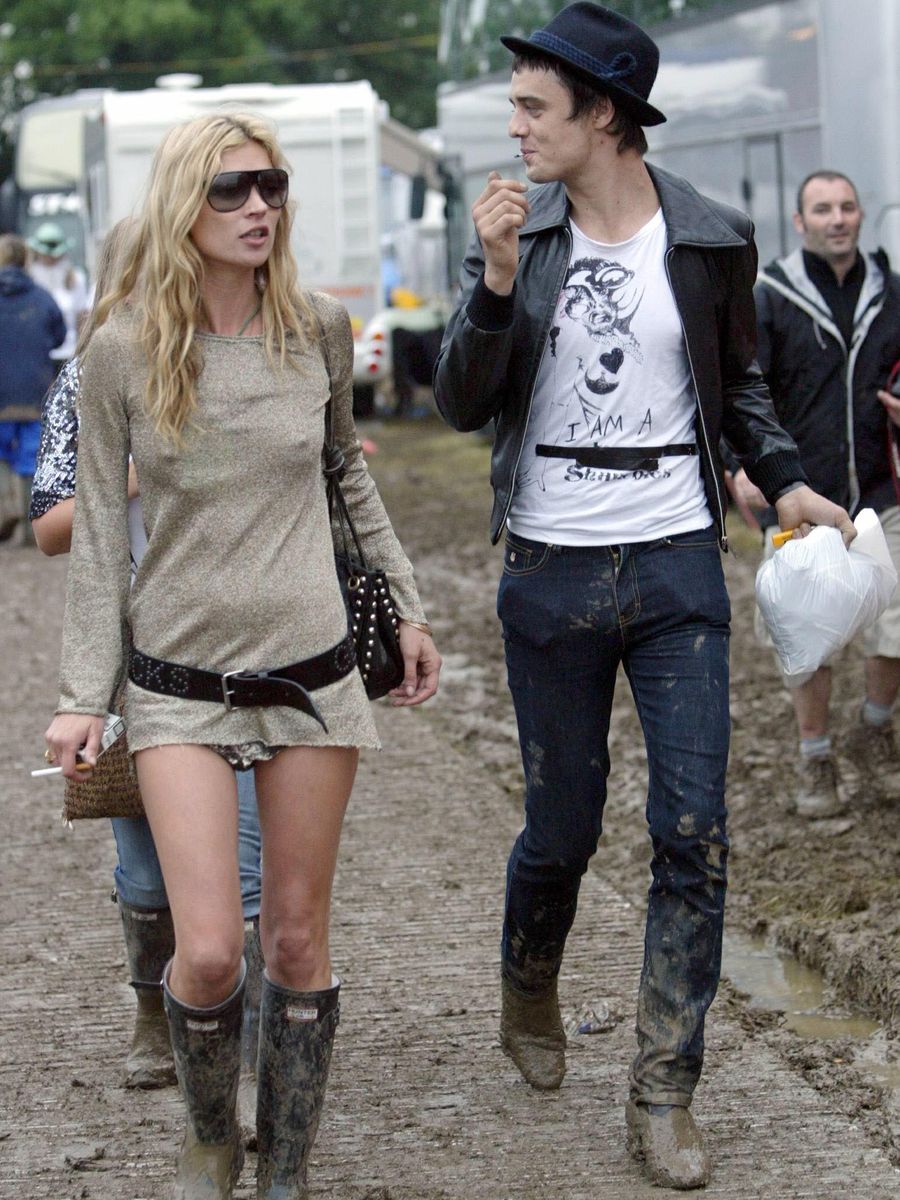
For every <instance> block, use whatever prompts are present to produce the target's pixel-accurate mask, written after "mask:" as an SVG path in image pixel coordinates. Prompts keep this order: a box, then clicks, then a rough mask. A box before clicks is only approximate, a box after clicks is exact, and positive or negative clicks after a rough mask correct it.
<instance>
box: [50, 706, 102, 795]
mask: <svg viewBox="0 0 900 1200" xmlns="http://www.w3.org/2000/svg"><path fill="white" fill-rule="evenodd" d="M102 736H103V717H92V716H91V715H90V714H89V713H57V714H56V716H55V717H54V718H53V720H52V721H51V722H50V727H49V729H48V730H47V732H46V733H45V734H44V737H45V738H46V739H47V761H48V762H52V763H54V764H56V765H58V766H60V767H62V773H63V775H65V777H66V779H90V777H91V772H90V771H83V770H82V771H76V769H75V762H76V758H75V756H76V755H78V757H79V758H80V759H81V761H82V762H86V763H89V764H90V765H91V766H92V767H93V766H95V765H96V763H97V755H98V754H99V753H100V738H101V737H102Z"/></svg>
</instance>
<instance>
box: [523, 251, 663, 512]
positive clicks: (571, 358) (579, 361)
mask: <svg viewBox="0 0 900 1200" xmlns="http://www.w3.org/2000/svg"><path fill="white" fill-rule="evenodd" d="M643 296H644V292H643V288H642V287H640V285H639V284H637V283H636V282H635V273H634V271H631V270H629V269H628V268H627V267H625V266H623V265H622V264H621V263H619V262H616V261H614V260H611V259H606V258H594V257H591V258H579V259H578V260H577V261H575V262H573V263H572V264H571V266H570V267H569V270H568V272H567V273H566V279H565V283H564V284H563V288H562V292H561V294H560V300H559V304H558V305H557V312H556V318H557V319H556V323H555V324H554V326H553V328H552V329H551V330H550V336H549V345H548V353H549V354H550V356H551V358H552V359H554V360H556V363H555V364H553V366H554V369H553V374H554V376H555V377H556V382H557V383H559V384H563V383H564V382H565V380H564V378H563V379H560V378H559V372H563V373H564V372H565V371H566V370H567V369H570V370H571V369H572V368H573V367H574V375H573V378H572V380H571V383H569V385H568V386H559V387H554V388H553V393H554V396H555V397H556V398H554V399H553V400H551V402H550V403H549V405H548V406H547V420H546V424H545V427H544V429H543V432H542V433H541V434H540V435H539V436H538V439H537V440H538V442H540V443H546V444H549V445H554V446H559V445H567V444H572V445H600V444H601V443H602V441H603V439H604V438H605V437H606V436H607V435H608V434H609V433H611V432H614V431H620V432H621V431H622V429H623V421H624V415H623V413H622V411H621V410H620V408H619V406H618V405H617V404H616V402H615V393H616V391H617V390H618V389H619V386H620V384H621V372H622V369H623V367H624V366H625V364H626V361H627V360H628V359H631V360H632V361H634V362H635V363H637V364H639V365H640V364H642V363H643V361H644V355H643V351H642V349H641V345H640V343H639V342H638V340H637V338H636V337H635V335H634V333H633V332H632V329H631V324H632V322H633V320H634V318H635V316H636V315H637V312H638V310H639V308H640V306H641V300H642V299H643ZM573 333H574V334H576V335H577V336H576V338H575V341H576V342H577V343H578V345H577V347H574V348H573V347H571V346H570V347H567V349H568V350H569V353H568V354H565V355H563V354H562V353H560V351H561V349H562V347H561V345H560V339H561V337H562V338H565V339H566V340H567V341H569V342H571V341H572V334H573ZM573 349H574V354H573V353H572V350H573ZM557 367H558V370H557V369H555V368H557ZM572 390H574V396H572V395H571V392H572ZM649 422H652V417H651V414H650V413H649V411H648V412H646V413H645V414H644V419H643V421H642V427H643V428H642V432H643V433H644V434H646V433H647V425H648V423H649ZM549 465H550V460H548V459H543V460H538V461H537V462H536V463H535V464H534V466H535V469H534V471H532V470H529V469H528V468H527V467H526V469H525V471H524V472H523V473H522V476H521V478H520V483H519V486H528V485H529V484H531V483H534V482H536V483H537V484H538V486H539V487H540V488H541V489H542V490H544V488H545V486H546V485H545V476H546V472H547V470H548V468H549Z"/></svg>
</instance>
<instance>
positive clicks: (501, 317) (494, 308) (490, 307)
mask: <svg viewBox="0 0 900 1200" xmlns="http://www.w3.org/2000/svg"><path fill="white" fill-rule="evenodd" d="M515 295H516V289H515V286H513V290H512V291H511V292H510V293H509V295H508V296H498V295H497V293H496V292H492V291H491V290H490V288H489V287H488V286H487V284H486V283H485V282H484V276H483V275H482V276H481V278H480V279H479V280H478V282H477V283H476V284H475V289H474V291H473V292H472V295H471V296H470V297H469V303H468V304H467V305H466V316H467V317H468V318H469V320H470V321H471V322H472V324H473V325H474V326H475V328H476V329H483V330H484V332H485V333H500V332H502V331H503V330H504V329H509V327H510V325H512V322H513V309H514V307H515V305H514V301H515Z"/></svg>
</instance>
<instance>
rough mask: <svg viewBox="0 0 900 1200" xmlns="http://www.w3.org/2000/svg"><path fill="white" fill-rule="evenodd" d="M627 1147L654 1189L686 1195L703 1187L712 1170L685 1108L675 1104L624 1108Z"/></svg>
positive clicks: (629, 1105) (633, 1103)
mask: <svg viewBox="0 0 900 1200" xmlns="http://www.w3.org/2000/svg"><path fill="white" fill-rule="evenodd" d="M625 1124H626V1126H627V1129H628V1135H627V1146H628V1153H629V1154H630V1155H631V1157H632V1158H634V1159H636V1160H637V1161H638V1162H640V1163H643V1164H644V1172H645V1174H646V1176H647V1178H648V1179H649V1181H650V1182H651V1183H652V1184H654V1185H655V1186H657V1187H667V1188H674V1189H675V1190H676V1191H681V1192H687V1191H691V1190H692V1189H693V1188H702V1187H706V1185H707V1184H708V1183H709V1177H710V1174H711V1172H712V1167H711V1165H710V1161H709V1155H708V1154H707V1153H706V1148H705V1146H704V1145H703V1137H702V1136H701V1133H700V1130H699V1129H698V1128H697V1126H696V1125H695V1124H694V1118H693V1117H692V1116H691V1111H690V1109H688V1108H683V1107H680V1106H678V1105H674V1104H635V1102H634V1101H633V1100H629V1101H628V1103H627V1104H626V1105H625Z"/></svg>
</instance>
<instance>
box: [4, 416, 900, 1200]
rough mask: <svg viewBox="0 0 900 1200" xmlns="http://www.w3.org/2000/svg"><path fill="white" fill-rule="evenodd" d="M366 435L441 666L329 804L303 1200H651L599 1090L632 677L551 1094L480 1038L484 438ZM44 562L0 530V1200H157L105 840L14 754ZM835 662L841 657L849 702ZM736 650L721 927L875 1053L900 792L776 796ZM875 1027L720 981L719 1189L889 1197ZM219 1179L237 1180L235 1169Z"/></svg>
mask: <svg viewBox="0 0 900 1200" xmlns="http://www.w3.org/2000/svg"><path fill="white" fill-rule="evenodd" d="M368 432H370V434H371V436H373V437H374V438H375V439H376V440H377V443H378V446H379V450H378V453H377V454H375V455H374V456H373V457H372V465H373V471H374V473H375V474H376V475H377V477H378V479H379V482H380V485H381V487H382V489H383V491H384V494H385V496H386V499H387V501H388V504H389V507H390V509H391V512H392V515H393V516H394V519H395V522H396V524H397V526H398V529H399V530H400V531H401V533H402V535H403V538H404V541H405V543H406V544H407V546H408V548H409V550H410V553H411V555H412V557H413V558H414V560H415V563H416V566H417V573H418V576H419V580H420V585H421V587H422V591H423V593H424V594H425V596H426V597H427V600H428V607H429V612H430V616H431V619H432V621H433V623H434V625H435V627H436V630H437V633H438V636H439V639H440V643H441V649H442V652H443V653H444V654H445V656H446V664H447V665H446V671H445V686H444V689H443V693H442V695H441V697H440V698H439V702H438V703H436V704H435V705H434V707H433V708H432V709H431V711H430V712H429V711H427V710H426V711H423V712H415V713H392V712H390V711H389V710H386V709H385V708H384V706H379V713H378V719H379V723H380V725H381V728H382V732H383V737H384V740H385V744H386V749H385V752H384V753H383V754H381V755H370V756H368V757H367V759H366V761H365V763H364V764H363V768H362V770H361V773H360V779H359V784H358V786H357V789H356V792H355V794H354V800H353V804H352V806H351V812H350V815H349V817H348V822H347V831H346V838H345V843H344V850H343V854H342V859H341V863H340V868H339V880H338V886H337V893H336V894H337V902H336V905H335V916H334V925H335V937H334V942H335V945H334V953H335V960H336V962H337V963H338V965H339V969H340V971H341V973H342V974H343V976H344V980H345V994H344V1001H343V1019H342V1026H341V1031H340V1034H339V1039H338V1046H337V1049H336V1053H335V1066H334V1075H333V1086H332V1088H331V1090H330V1093H329V1102H328V1107H327V1110H326V1114H325V1118H324V1120H323V1126H322V1132H321V1135H320V1139H319V1144H318V1146H317V1151H316V1159H315V1172H314V1179H315V1186H314V1189H313V1196H321V1197H325V1196H328V1197H334V1198H335V1200H337V1198H340V1200H512V1198H513V1197H515V1198H517V1200H518V1198H521V1200H544V1198H545V1197H546V1198H547V1200H549V1198H550V1197H554V1200H555V1198H556V1197H562V1198H563V1200H582V1198H584V1200H587V1198H588V1197H591V1200H594V1198H595V1197H596V1196H597V1195H603V1196H604V1197H608V1198H609V1200H651V1198H652V1196H654V1195H656V1196H658V1195H660V1192H659V1191H658V1190H655V1189H649V1188H647V1187H646V1186H645V1185H644V1184H643V1183H642V1181H641V1177H640V1174H639V1172H638V1171H637V1169H636V1168H635V1166H634V1165H633V1164H632V1163H631V1162H630V1161H629V1159H628V1158H627V1156H626V1155H625V1152H624V1146H623V1131H622V1115H621V1105H622V1101H623V1099H624V1093H625V1077H626V1072H627V1067H628V1062H629V1059H630V1056H631V1054H632V1052H633V1048H632V1040H633V1035H632V1033H631V1027H632V1021H633V1004H634V988H635V984H636V977H637V972H638V970H639V964H640V954H641V942H640V938H641V919H642V914H641V906H642V903H643V901H642V896H643V892H644V890H645V887H646V882H647V877H648V876H647V867H646V858H647V844H646V833H645V830H644V827H643V816H642V808H643V797H642V788H643V775H642V766H641V753H640V739H639V735H638V733H637V730H636V728H635V725H634V721H633V717H632V715H631V711H630V702H629V700H628V696H627V689H622V690H621V694H620V696H619V698H618V702H617V708H616V714H615V723H614V733H613V739H614V747H613V758H614V763H615V766H614V778H613V781H612V787H611V790H610V796H611V800H610V805H609V811H608V820H607V830H606V833H605V834H604V841H603V846H602V847H601V851H600V853H599V854H598V856H597V859H596V864H595V869H594V870H593V871H592V872H591V873H590V874H589V877H588V879H587V880H586V883H585V892H584V896H583V901H582V904H581V906H580V911H579V917H578V924H577V926H576V928H575V930H574V931H573V935H572V941H571V943H570V946H571V948H570V952H569V954H568V955H567V959H566V963H565V967H564V972H563V977H562V983H561V991H562V994H563V1003H564V1009H565V1013H566V1017H567V1018H568V1019H569V1020H571V1021H573V1022H574V1021H575V1020H576V1018H577V1017H578V1015H579V1014H580V1013H581V1012H583V1010H584V1009H585V1008H593V1009H594V1010H595V1011H608V1012H609V1013H610V1016H611V1022H610V1024H611V1028H609V1029H608V1030H607V1032H605V1033H603V1034H599V1035H594V1036H591V1037H585V1036H583V1035H581V1036H578V1035H576V1036H575V1037H573V1047H572V1052H571V1054H570V1070H569V1075H568V1076H567V1079H566V1082H565V1085H564V1087H563V1089H562V1090H561V1092H560V1093H559V1094H557V1095H553V1096H538V1095H535V1094H533V1093H531V1092H530V1090H529V1089H527V1088H526V1087H525V1085H524V1084H522V1083H521V1082H520V1081H518V1079H517V1077H516V1075H515V1073H514V1071H512V1069H511V1068H510V1067H509V1066H508V1064H507V1063H506V1060H504V1059H503V1058H502V1056H501V1055H500V1053H499V1050H498V1049H497V1046H496V1021H497V1003H498V1001H497V988H496V953H497V949H496V943H497V929H498V925H499V913H500V903H501V885H502V874H503V866H504V862H505V856H506V853H507V850H508V846H509V843H510V841H511V839H512V837H513V836H514V834H515V831H516V829H517V827H518V820H519V818H518V798H519V794H520V780H519V768H518V759H517V753H516V743H515V729H514V724H513V720H512V712H511V707H510V704H509V700H508V697H507V695H506V692H505V684H504V679H503V668H502V656H501V649H500V642H499V635H498V630H497V623H496V619H495V617H494V615H493V602H494V591H495V587H496V578H497V572H498V569H499V559H498V552H497V551H496V550H493V549H491V548H490V547H489V545H488V543H487V538H486V534H485V528H486V519H487V502H488V496H487V486H486V471H487V461H486V460H487V450H486V448H485V447H484V446H483V445H482V444H481V443H479V442H478V441H477V439H475V438H468V437H460V436H459V435H453V434H449V433H447V432H446V431H444V430H443V429H442V428H441V427H440V426H438V425H437V424H436V423H430V422H423V423H416V424H408V425H397V426H392V425H385V426H383V427H379V428H373V429H371V430H370V431H368ZM754 568H755V552H754V551H753V549H752V548H750V547H748V548H747V550H746V551H745V552H743V553H741V554H740V555H739V556H736V557H735V558H734V559H733V560H731V561H730V562H729V574H730V577H731V580H730V581H731V587H732V596H733V601H734V606H735V616H736V624H737V625H740V623H741V622H742V621H744V622H745V621H746V620H747V617H748V614H749V611H750V609H749V597H750V592H749V587H750V582H751V581H752V575H753V570H754ZM64 577H65V563H64V562H61V561H58V560H54V561H48V560H45V559H42V558H40V557H39V556H38V555H37V554H36V553H35V552H31V551H26V550H16V549H11V548H9V547H0V630H2V641H0V654H2V659H0V661H2V663H3V680H4V684H5V688H4V700H3V708H4V717H5V722H4V723H5V727H6V730H7V737H6V739H5V740H4V742H3V743H2V744H0V795H2V806H0V845H2V851H0V853H2V856H3V857H2V864H3V866H2V880H3V884H2V887H3V893H2V894H3V904H2V906H0V966H2V974H0V1011H2V1013H3V1018H4V1019H3V1022H2V1024H0V1200H13V1198H14V1197H15V1198H16V1200H19V1198H25V1200H45V1198H46V1200H49V1198H50V1197H53V1200H75V1198H76V1197H80V1198H91V1200H156V1198H163V1197H166V1196H167V1195H168V1189H169V1186H170V1184H169V1181H170V1180H171V1175H172V1165H171V1156H172V1147H173V1145H174V1141H175V1138H176V1131H177V1128H178V1125H179V1108H178V1103H177V1098H176V1096H175V1093H174V1092H173V1090H171V1089H169V1090H167V1091H164V1092H158V1093H145V1094H142V1095H141V1094H138V1095H136V1094H133V1093H129V1092H126V1091H125V1090H124V1089H122V1088H121V1087H120V1086H119V1084H118V1078H117V1071H118V1067H119V1064H120V1062H121V1058H122V1055H123V1050H124V1046H125V1043H126V1039H127V1035H128V1030H129V1021H130V1017H131V1012H132V1005H133V1000H132V997H131V994H130V991H129V989H128V987H127V985H126V983H125V979H124V961H123V952H122V947H121V940H120V936H119V932H118V928H117V920H118V918H117V914H116V910H115V908H114V906H113V905H111V904H109V903H108V901H107V899H106V897H107V895H108V890H109V887H110V878H111V867H112V863H113V849H112V841H111V837H110V836H109V834H108V832H107V830H106V828H104V826H103V824H102V823H89V824H86V825H84V826H82V827H79V828H77V829H75V830H71V831H70V830H66V829H64V828H63V827H62V826H61V825H60V824H59V823H58V821H57V820H56V812H57V805H58V796H57V795H55V794H54V792H53V791H52V789H51V787H50V785H49V784H46V783H45V784H44V785H43V786H42V787H41V788H40V789H39V788H38V787H37V784H36V783H35V782H33V781H31V780H30V779H29V778H28V776H27V769H28V768H29V767H31V766H33V765H35V763H36V761H37V760H38V758H39V756H40V752H41V738H40V733H41V730H42V729H43V728H44V725H45V723H46V719H47V714H48V713H49V712H50V710H51V708H52V704H53V700H54V691H55V674H56V665H57V659H58V645H59V620H60V608H61V603H62V595H63V588H64ZM742 614H743V615H742ZM858 667H859V664H858V662H854V661H852V660H848V662H847V664H846V665H845V668H844V667H842V671H844V670H845V671H846V674H845V675H842V685H841V693H840V694H841V695H842V696H846V710H847V713H848V714H849V713H850V711H851V710H852V707H853V704H854V703H855V699H854V696H855V694H856V691H857V690H858V688H857V682H858V679H857V677H858ZM734 674H735V688H734V693H735V695H734V707H735V716H736V722H735V753H734V758H733V767H732V786H731V809H732V814H733V821H732V832H733V839H734V844H735V850H734V859H733V861H734V870H733V876H732V878H733V884H732V890H731V900H730V910H729V921H730V923H731V925H732V927H733V928H734V930H735V931H736V932H740V931H743V932H746V933H751V932H755V933H761V932H767V933H769V934H770V935H773V936H777V937H779V938H781V939H783V940H784V941H785V942H786V943H789V944H790V945H791V946H792V947H794V948H795V949H796V950H797V951H798V952H800V953H802V954H803V955H805V956H807V958H808V959H810V960H811V961H817V962H819V963H820V964H821V965H822V966H824V967H825V969H826V972H827V974H828V979H829V984H828V990H829V994H828V997H827V1001H828V1004H829V1005H830V1008H828V1009H827V1012H828V1013H831V1014H835V1015H841V1012H842V1011H843V1010H842V1007H841V1006H851V1007H853V1008H854V1009H856V1010H861V1009H863V1008H865V1009H866V1010H867V1011H868V1012H870V1013H871V1014H872V1015H873V1016H874V1017H875V1018H877V1020H878V1021H879V1024H880V1027H881V1032H880V1033H878V1034H877V1035H876V1040H878V1039H880V1040H881V1049H882V1051H883V1055H884V1057H885V1058H887V1059H888V1060H890V1061H892V1062H894V1064H896V1054H895V1050H896V1045H897V1043H896V1042H895V1041H894V1040H893V1034H894V1032H895V1029H896V1025H895V1022H896V1019H897V1015H898V1008H897V1002H896V1001H897V978H896V949H897V940H898V936H900V934H898V921H897V916H896V905H895V903H894V902H893V897H894V896H895V895H896V883H897V876H898V872H897V849H896V847H897V838H896V834H897V819H896V817H897V809H896V808H892V807H890V806H884V805H874V804H869V803H864V801H863V800H859V801H858V803H857V804H856V805H855V807H854V812H853V819H852V823H850V824H849V825H848V824H847V823H845V826H846V827H845V826H840V827H838V826H831V827H829V828H826V829H817V830H812V829H811V828H810V827H809V826H804V825H801V824H799V823H798V822H797V821H796V820H795V819H794V818H792V817H790V816H788V815H786V813H785V811H784V808H785V801H786V798H787V795H788V785H787V779H788V771H787V765H786V763H785V760H784V759H783V758H781V757H780V752H781V751H783V749H784V747H785V745H789V744H790V741H791V736H790V735H791V730H790V722H789V717H790V712H789V709H788V708H787V705H786V701H782V700H781V698H780V697H779V694H778V689H777V686H775V684H774V682H773V681H774V673H773V671H772V669H771V664H770V663H769V662H768V660H767V659H766V656H764V655H760V654H759V653H758V652H757V651H756V650H755V648H753V647H752V643H750V641H749V639H747V640H746V641H744V640H742V639H741V638H739V637H738V638H736V639H735V671H734ZM770 747H776V748H777V749H778V752H779V753H772V752H770ZM788 765H789V764H788ZM871 1042H872V1039H869V1040H868V1041H866V1042H862V1041H860V1040H851V1039H849V1038H845V1037H842V1038H838V1039H823V1038H815V1039H808V1038H801V1037H798V1036H797V1035H796V1034H794V1033H793V1032H792V1031H791V1030H790V1029H788V1028H787V1027H786V1024H785V1021H784V1018H783V1017H782V1016H780V1015H779V1014H778V1013H777V1012H774V1011H770V1010H768V1009H766V1008H764V1007H760V1006H759V1005H758V1004H756V1003H752V1002H749V1001H748V1000H747V999H746V998H743V997H741V996H740V995H739V994H738V993H737V992H736V991H735V990H734V989H732V988H730V987H729V986H727V985H726V986H725V987H723V989H722V992H721V993H720V996H719V998H718V999H717V1001H716V1004H715V1006H714V1009H713V1013H712V1017H711V1021H710V1031H709V1052H708V1065H707V1073H706V1076H705V1079H704V1083H703V1085H702V1087H701V1089H700V1092H699V1093H698V1097H697V1112H698V1115H699V1117H700V1119H701V1120H702V1122H703V1123H704V1126H705V1127H706V1129H707V1131H708V1136H709V1140H710V1145H711V1149H712V1152H713V1155H714V1159H715V1162H716V1172H715V1176H714V1179H713V1183H712V1185H711V1187H710V1189H709V1190H708V1192H707V1193H706V1194H707V1195H709V1196H710V1197H711V1200H718V1198H719V1197H721V1198H723V1200H724V1197H726V1196H727V1197H729V1198H737V1200H741V1198H743V1197H747V1198H750V1197H760V1198H762V1197H765V1198H766V1200H781V1198H788V1197H791V1198H793V1197H810V1198H812V1197H815V1198H816V1200H839V1198H841V1200H842V1198H843V1197H844V1196H845V1195H846V1191H847V1188H848V1185H849V1186H851V1187H852V1188H853V1189H854V1191H855V1192H856V1193H857V1194H858V1195H860V1196H865V1197H866V1200H869V1198H872V1200H881V1198H882V1197H884V1198H886V1197H889V1196H893V1195H896V1194H897V1192H898V1188H900V1176H898V1173H897V1170H896V1167H895V1166H892V1165H891V1158H892V1157H893V1159H894V1162H895V1164H896V1161H897V1154H896V1147H897V1140H896V1139H897V1113H896V1109H895V1107H894V1106H893V1101H892V1099H891V1095H892V1094H891V1091H890V1089H889V1088H888V1087H887V1086H883V1085H881V1084H879V1083H878V1082H877V1080H876V1078H875V1077H874V1076H873V1075H872V1074H871V1073H866V1071H865V1063H864V1062H863V1061H862V1059H863V1058H864V1055H865V1053H866V1052H867V1048H869V1049H870V1048H871ZM251 1166H252V1160H251ZM238 1195H239V1196H240V1197H242V1198H243V1197H249V1196H251V1195H252V1188H251V1183H250V1173H249V1172H247V1173H245V1177H244V1180H243V1181H242V1188H241V1190H240V1191H239V1193H238Z"/></svg>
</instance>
